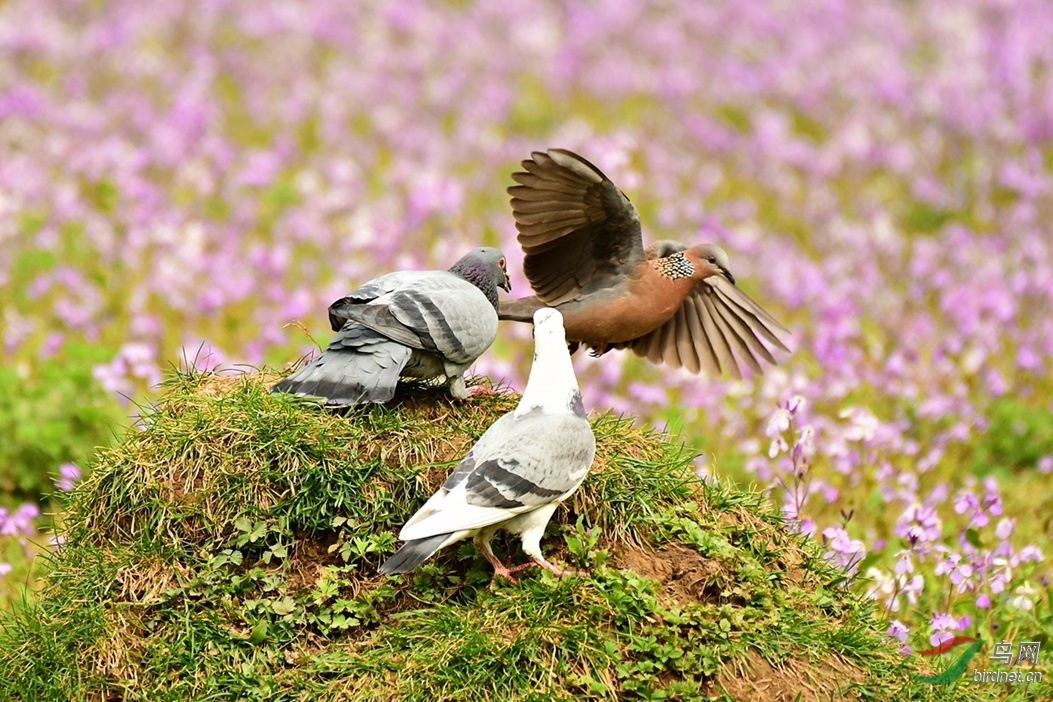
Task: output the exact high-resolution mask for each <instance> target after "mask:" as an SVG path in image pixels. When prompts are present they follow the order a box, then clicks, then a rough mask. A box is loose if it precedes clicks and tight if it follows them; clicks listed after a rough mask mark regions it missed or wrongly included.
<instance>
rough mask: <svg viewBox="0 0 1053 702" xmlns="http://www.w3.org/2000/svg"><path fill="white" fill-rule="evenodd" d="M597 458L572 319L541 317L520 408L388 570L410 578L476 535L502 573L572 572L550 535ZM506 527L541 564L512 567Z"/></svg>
mask: <svg viewBox="0 0 1053 702" xmlns="http://www.w3.org/2000/svg"><path fill="white" fill-rule="evenodd" d="M595 453H596V439H595V437H593V435H592V427H591V426H589V421H588V419H586V418H585V407H584V405H583V404H582V401H581V392H579V390H578V381H577V378H576V377H575V376H574V367H573V366H572V365H571V362H570V352H569V351H568V349H567V339H566V334H565V332H564V331H563V316H562V315H561V314H560V313H559V312H558V311H556V310H554V309H551V308H547V307H546V308H542V309H540V310H538V311H537V312H535V313H534V364H533V366H531V368H530V377H529V379H528V380H527V386H526V390H524V392H523V397H522V399H521V400H520V401H519V405H518V406H517V407H516V408H515V409H514V410H513V411H511V412H509V413H508V414H505V415H503V416H502V417H501V418H500V419H498V420H497V421H496V422H494V423H493V424H492V425H490V428H489V429H487V430H486V432H485V433H484V434H483V435H482V436H481V437H480V438H479V441H477V442H476V444H475V446H473V447H472V449H471V451H469V452H468V455H467V456H465V457H464V459H463V460H462V461H461V462H460V464H458V466H457V468H455V469H454V471H453V473H451V474H450V477H448V478H447V479H446V482H445V483H443V484H442V487H441V488H439V490H438V492H436V493H435V494H434V495H432V496H431V498H430V499H429V500H428V501H427V502H426V503H425V504H424V506H423V507H421V508H420V509H419V510H418V511H417V513H416V514H414V515H413V516H412V517H411V518H410V520H409V521H408V522H406V525H405V526H404V527H402V531H401V532H400V533H399V538H400V539H402V540H403V541H406V543H405V544H404V545H403V546H402V548H400V549H399V550H398V551H397V552H396V553H395V554H394V555H392V556H391V558H389V559H387V560H386V561H385V562H384V563H383V565H381V566H380V572H381V573H387V574H394V573H405V572H408V571H410V570H412V569H413V568H415V567H416V566H418V565H420V564H421V563H423V562H424V561H425V560H427V559H428V558H430V557H431V556H432V554H434V553H435V552H436V551H438V550H439V549H440V548H442V547H443V546H448V545H450V544H452V543H456V542H457V541H460V540H462V539H466V538H468V537H470V536H471V537H475V547H476V548H477V549H479V551H480V552H481V553H482V554H483V556H484V557H485V558H486V560H487V561H489V562H490V564H491V565H492V566H493V567H494V572H495V573H496V574H497V575H501V576H504V577H506V578H508V579H509V580H512V581H513V582H514V581H515V579H514V578H513V577H512V573H515V572H518V571H520V570H523V569H524V568H528V567H530V566H531V565H534V564H535V563H536V564H537V565H540V566H542V567H544V568H547V569H549V570H550V571H552V572H553V573H555V574H556V575H566V574H567V572H568V571H564V570H563V569H561V568H559V567H557V566H555V565H553V564H552V563H549V562H548V561H547V560H545V557H544V556H543V555H541V536H542V535H543V534H544V532H545V527H546V525H548V521H549V519H551V518H552V513H553V512H555V511H556V507H557V506H558V505H559V503H560V502H562V501H563V500H565V499H567V498H568V497H570V496H571V495H572V494H574V491H575V490H577V489H578V486H579V485H581V481H582V480H584V479H585V475H586V473H588V472H589V467H590V466H591V465H592V458H593V456H594V455H595ZM498 529H504V530H505V531H507V532H509V533H512V534H517V535H518V536H519V538H520V540H521V542H522V544H523V551H524V552H525V553H526V554H527V555H528V556H530V558H531V560H532V563H527V564H525V565H520V566H516V567H514V568H509V567H506V566H505V565H504V564H503V563H501V561H499V560H498V559H497V557H496V556H495V555H494V552H493V551H492V550H491V549H490V540H491V539H492V538H493V536H494V533H496V532H497V530H498Z"/></svg>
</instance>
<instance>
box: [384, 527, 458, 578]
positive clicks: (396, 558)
mask: <svg viewBox="0 0 1053 702" xmlns="http://www.w3.org/2000/svg"><path fill="white" fill-rule="evenodd" d="M449 538H450V535H449V534H436V535H435V536H429V537H428V538H426V539H416V540H415V541H407V542H406V543H404V544H403V545H402V548H400V549H399V550H398V551H395V553H394V554H392V556H391V558H389V559H387V560H386V561H384V562H383V563H382V564H381V565H380V572H381V573H383V574H384V575H397V574H399V573H408V572H410V571H411V570H413V569H414V568H416V567H417V566H419V565H420V564H421V563H423V562H424V561H426V560H428V559H429V558H431V557H432V556H433V555H434V554H435V552H436V551H438V550H439V549H440V548H442V547H443V546H445V545H446V540H447V539H449Z"/></svg>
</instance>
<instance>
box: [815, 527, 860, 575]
mask: <svg viewBox="0 0 1053 702" xmlns="http://www.w3.org/2000/svg"><path fill="white" fill-rule="evenodd" d="M823 542H824V543H825V544H826V546H827V549H828V550H827V551H826V554H825V556H826V558H827V560H829V561H832V562H834V563H836V564H838V565H840V566H842V567H844V568H846V569H847V570H848V572H849V573H854V572H855V568H856V565H857V564H858V563H859V561H861V560H863V558H864V556H866V547H865V546H864V545H863V542H862V541H860V540H858V539H853V538H851V537H849V535H848V532H847V531H845V528H844V527H842V526H829V527H827V528H826V529H823Z"/></svg>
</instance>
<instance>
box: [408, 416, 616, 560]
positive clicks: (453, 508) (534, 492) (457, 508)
mask: <svg viewBox="0 0 1053 702" xmlns="http://www.w3.org/2000/svg"><path fill="white" fill-rule="evenodd" d="M506 426H507V429H505V430H503V431H502V435H495V436H494V437H493V439H492V440H491V442H489V446H488V447H487V448H488V450H487V451H486V452H485V453H484V452H479V451H476V452H475V456H474V457H473V461H474V462H475V467H474V468H473V469H472V470H471V472H470V473H468V474H467V477H466V478H463V479H461V481H460V482H457V483H456V484H454V485H453V486H452V489H451V490H449V491H447V490H445V488H444V489H443V490H442V491H440V492H441V493H442V494H441V496H440V494H439V493H437V494H436V495H435V496H434V497H433V499H434V500H435V501H434V502H433V501H432V500H429V501H428V504H426V505H425V506H424V507H422V508H421V512H422V513H424V514H421V516H420V518H419V519H418V518H417V516H416V515H414V519H412V520H410V523H407V524H406V526H405V527H403V529H402V532H401V533H400V534H399V538H400V539H403V540H412V539H421V538H427V537H429V536H433V535H435V534H444V533H448V532H455V531H461V530H465V529H478V528H481V527H484V526H490V525H492V524H499V523H500V522H503V521H505V520H507V519H509V518H511V517H513V516H515V515H517V514H521V513H523V512H528V511H530V510H533V509H536V508H538V507H540V506H542V505H547V504H551V503H553V502H559V501H561V500H563V499H565V498H566V497H567V496H568V495H570V494H571V493H573V492H574V491H575V490H576V489H577V488H578V486H579V485H581V482H582V480H584V479H585V475H586V474H587V473H588V471H589V467H590V466H591V465H592V459H593V456H594V455H595V452H596V440H595V438H594V437H593V434H592V429H591V427H590V426H589V423H588V420H587V419H585V418H584V417H579V416H576V415H545V414H540V413H537V414H531V415H527V416H526V417H522V418H518V419H516V418H513V420H512V422H509V423H508V424H507V425H506ZM456 472H457V471H455V473H456Z"/></svg>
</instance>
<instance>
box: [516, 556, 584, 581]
mask: <svg viewBox="0 0 1053 702" xmlns="http://www.w3.org/2000/svg"><path fill="white" fill-rule="evenodd" d="M534 564H537V565H539V566H541V567H542V568H544V569H546V570H548V571H549V572H550V573H552V574H553V575H555V576H556V577H557V578H562V577H564V576H567V575H576V576H578V577H579V578H584V577H585V576H587V575H588V574H589V573H588V571H585V570H577V569H573V570H572V569H569V568H567V569H564V568H560V567H559V566H557V565H555V564H553V563H549V562H548V561H546V560H545V559H544V558H543V557H542V558H534V563H527V564H526V565H525V566H517V568H529V567H530V566H532V565H534Z"/></svg>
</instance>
